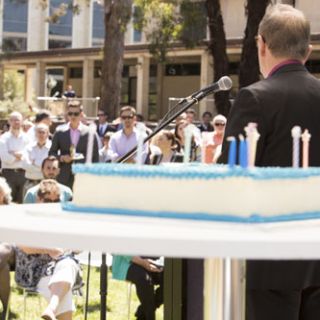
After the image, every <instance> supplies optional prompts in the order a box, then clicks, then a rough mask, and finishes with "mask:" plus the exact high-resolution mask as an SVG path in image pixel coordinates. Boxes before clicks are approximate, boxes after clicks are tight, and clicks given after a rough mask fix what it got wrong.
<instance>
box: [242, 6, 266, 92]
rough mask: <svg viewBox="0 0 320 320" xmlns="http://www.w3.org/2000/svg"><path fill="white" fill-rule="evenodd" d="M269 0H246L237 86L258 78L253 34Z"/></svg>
mask: <svg viewBox="0 0 320 320" xmlns="http://www.w3.org/2000/svg"><path fill="white" fill-rule="evenodd" d="M269 3H270V0H259V1H257V0H248V1H247V6H246V11H247V15H248V19H247V26H246V29H245V38H244V40H243V48H242V54H241V60H240V67H239V87H240V88H242V87H245V86H248V85H249V84H252V83H254V82H256V81H258V80H259V75H260V71H259V62H258V51H257V46H256V41H255V36H256V35H257V34H258V27H259V23H260V21H261V19H262V18H263V16H264V14H265V11H266V7H267V6H268V4H269Z"/></svg>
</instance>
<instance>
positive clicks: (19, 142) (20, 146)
mask: <svg viewBox="0 0 320 320" xmlns="http://www.w3.org/2000/svg"><path fill="white" fill-rule="evenodd" d="M28 144H29V139H28V136H27V135H26V134H25V133H23V132H22V131H21V132H20V133H19V134H18V136H15V135H13V134H12V133H11V131H7V132H5V133H4V134H2V136H1V137H0V158H1V166H2V169H22V168H23V163H24V159H25V154H26V147H27V145H28ZM13 152H21V153H22V154H23V156H22V159H21V160H17V159H16V157H15V156H14V155H13Z"/></svg>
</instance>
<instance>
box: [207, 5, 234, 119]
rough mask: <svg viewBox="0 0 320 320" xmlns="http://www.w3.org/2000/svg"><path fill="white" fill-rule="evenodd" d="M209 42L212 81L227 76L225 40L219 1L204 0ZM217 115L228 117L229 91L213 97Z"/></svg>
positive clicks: (227, 63) (227, 65)
mask: <svg viewBox="0 0 320 320" xmlns="http://www.w3.org/2000/svg"><path fill="white" fill-rule="evenodd" d="M206 6H207V12H208V25H209V32H210V40H209V45H208V49H209V52H210V53H211V55H212V57H213V66H214V81H218V80H219V79H220V78H221V77H222V76H225V75H228V73H229V72H228V69H229V62H228V56H227V40H226V34H225V32H224V24H223V18H222V13H221V6H220V0H206ZM214 98H215V105H216V108H217V111H218V113H220V114H223V115H225V116H227V115H228V113H229V109H230V102H229V91H225V92H218V93H216V94H215V95H214Z"/></svg>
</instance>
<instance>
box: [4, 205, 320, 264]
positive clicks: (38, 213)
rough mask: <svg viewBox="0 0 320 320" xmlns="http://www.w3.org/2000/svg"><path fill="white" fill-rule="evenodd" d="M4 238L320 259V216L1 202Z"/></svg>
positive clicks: (173, 252)
mask: <svg viewBox="0 0 320 320" xmlns="http://www.w3.org/2000/svg"><path fill="white" fill-rule="evenodd" d="M1 211H2V219H1V222H0V241H6V242H10V243H16V244H23V245H28V246H38V247H63V248H70V249H78V250H96V251H101V252H108V253H117V254H128V255H144V256H148V255H163V256H167V257H184V258H188V257H190V258H212V257H223V258H236V259H248V258H250V259H315V258H320V250H319V246H320V220H309V221H294V222H281V223H267V224H239V223H223V222H208V221H194V220H183V219H162V218H145V217H134V216H117V215H109V214H104V215H102V214H91V213H88V214H84V213H75V212H66V211H63V210H62V209H61V207H60V204H29V205H9V206H1Z"/></svg>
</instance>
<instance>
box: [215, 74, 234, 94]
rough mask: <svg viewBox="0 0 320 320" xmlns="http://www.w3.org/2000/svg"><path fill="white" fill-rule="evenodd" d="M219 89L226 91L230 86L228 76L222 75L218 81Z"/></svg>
mask: <svg viewBox="0 0 320 320" xmlns="http://www.w3.org/2000/svg"><path fill="white" fill-rule="evenodd" d="M218 84H219V88H220V90H223V91H227V90H230V89H231V88H232V80H231V78H230V77H227V76H224V77H222V78H220V79H219V81H218Z"/></svg>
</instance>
